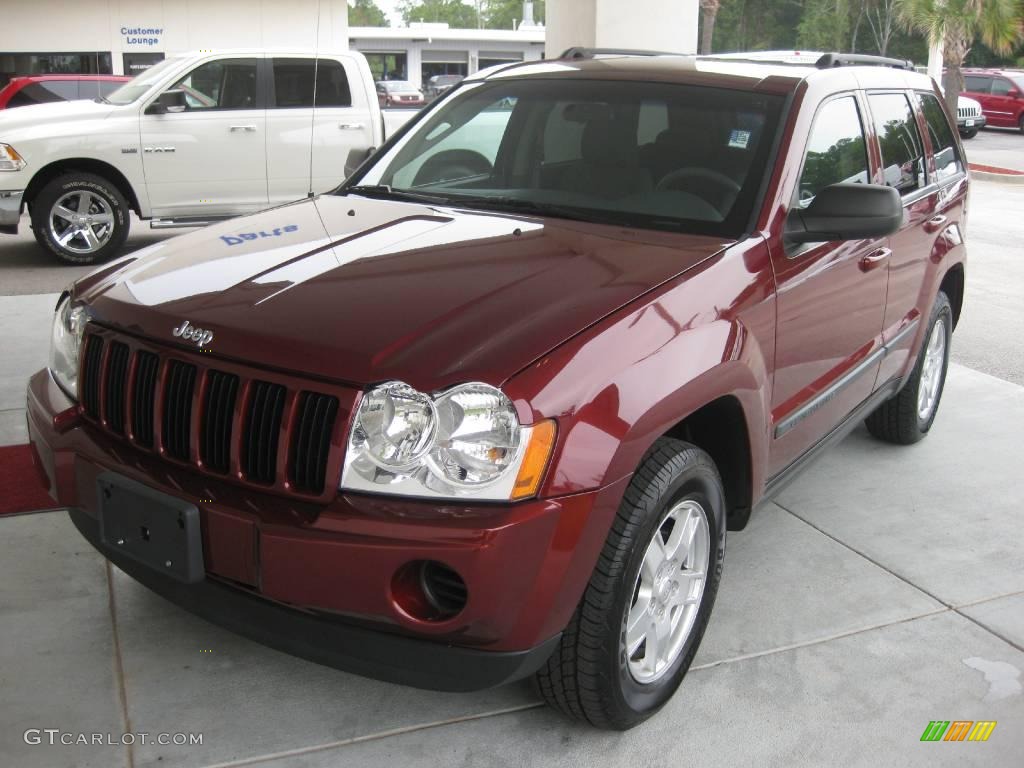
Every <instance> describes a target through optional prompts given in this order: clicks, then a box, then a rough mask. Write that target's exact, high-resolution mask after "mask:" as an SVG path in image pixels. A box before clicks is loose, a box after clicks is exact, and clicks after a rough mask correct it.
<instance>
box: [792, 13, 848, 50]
mask: <svg viewBox="0 0 1024 768" xmlns="http://www.w3.org/2000/svg"><path fill="white" fill-rule="evenodd" d="M850 26H851V25H850V4H849V2H847V0H810V1H809V2H808V3H806V4H805V5H804V12H803V16H802V18H801V19H800V23H799V24H798V25H797V37H796V42H797V46H798V47H800V48H808V49H811V50H819V51H837V52H838V51H845V50H847V47H848V45H849V43H848V41H849V40H850Z"/></svg>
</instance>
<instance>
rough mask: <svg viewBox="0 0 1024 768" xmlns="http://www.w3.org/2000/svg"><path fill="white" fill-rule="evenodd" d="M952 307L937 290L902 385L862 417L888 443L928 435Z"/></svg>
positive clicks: (939, 389)
mask: <svg viewBox="0 0 1024 768" xmlns="http://www.w3.org/2000/svg"><path fill="white" fill-rule="evenodd" d="M952 334H953V310H952V308H951V307H950V304H949V298H948V297H947V296H946V294H944V293H942V292H941V291H940V292H939V295H938V296H936V298H935V306H934V307H933V308H932V315H931V321H930V322H929V324H928V333H927V335H926V336H925V340H924V345H923V346H922V347H921V351H920V352H919V353H918V355H917V362H916V363H915V364H914V370H912V371H911V372H910V378H909V379H908V380H907V383H906V385H905V386H904V387H903V389H901V390H900V391H899V392H898V393H896V394H895V395H893V396H892V397H891V398H889V399H888V400H886V401H885V402H884V403H882V404H881V405H880V406H879V407H878V410H876V411H875V412H874V413H872V414H871V415H870V416H868V418H867V419H866V421H865V423H866V424H867V427H868V431H869V432H870V433H871V434H872V435H874V436H875V437H877V438H879V439H880V440H885V441H886V442H888V443H898V444H900V445H910V444H911V443H916V442H917V441H918V440H920V439H922V438H923V437H924V436H925V435H927V434H928V431H929V430H930V429H931V428H932V424H933V423H934V422H935V415H936V414H937V413H938V411H939V400H941V399H942V390H943V388H944V387H945V384H946V370H947V369H948V368H949V345H950V341H951V340H952Z"/></svg>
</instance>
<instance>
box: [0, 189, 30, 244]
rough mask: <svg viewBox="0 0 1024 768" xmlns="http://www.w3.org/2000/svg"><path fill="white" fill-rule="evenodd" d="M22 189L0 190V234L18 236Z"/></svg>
mask: <svg viewBox="0 0 1024 768" xmlns="http://www.w3.org/2000/svg"><path fill="white" fill-rule="evenodd" d="M24 192H25V190H23V189H0V232H4V233H6V234H9V235H16V234H18V220H19V219H20V218H21V198H22V195H23V194H24Z"/></svg>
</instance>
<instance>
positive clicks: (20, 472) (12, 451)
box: [0, 443, 57, 515]
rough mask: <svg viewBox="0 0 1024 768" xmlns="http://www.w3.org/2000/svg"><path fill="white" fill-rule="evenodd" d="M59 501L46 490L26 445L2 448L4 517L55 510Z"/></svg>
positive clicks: (0, 503) (1, 505) (0, 502)
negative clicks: (42, 510)
mask: <svg viewBox="0 0 1024 768" xmlns="http://www.w3.org/2000/svg"><path fill="white" fill-rule="evenodd" d="M56 506H57V502H55V501H54V500H53V499H51V498H50V494H49V493H47V492H46V490H45V489H44V488H43V487H42V485H41V483H40V480H39V470H38V469H36V468H35V466H34V465H33V464H32V449H31V448H30V447H29V446H28V444H27V443H26V444H25V445H8V446H4V447H3V448H0V515H11V514H14V513H15V512H36V511H38V510H41V509H53V508H54V507H56Z"/></svg>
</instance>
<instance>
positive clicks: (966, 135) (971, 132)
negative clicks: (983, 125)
mask: <svg viewBox="0 0 1024 768" xmlns="http://www.w3.org/2000/svg"><path fill="white" fill-rule="evenodd" d="M960 135H961V136H962V137H963V138H965V139H973V138H974V137H975V136H977V135H978V129H977V128H971V129H970V130H968V131H961V132H960Z"/></svg>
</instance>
